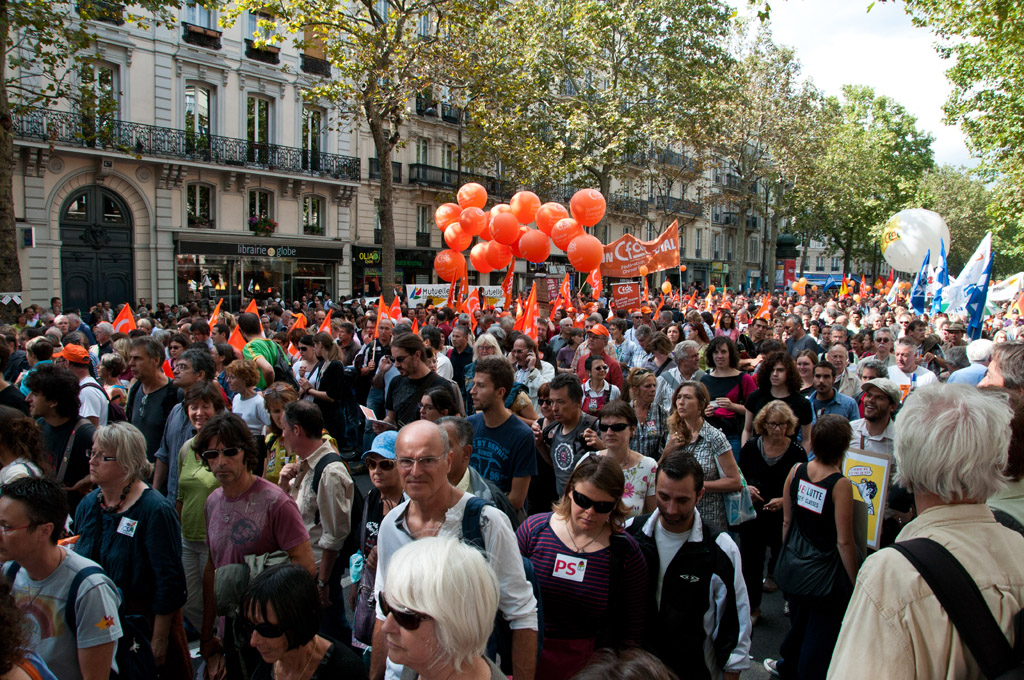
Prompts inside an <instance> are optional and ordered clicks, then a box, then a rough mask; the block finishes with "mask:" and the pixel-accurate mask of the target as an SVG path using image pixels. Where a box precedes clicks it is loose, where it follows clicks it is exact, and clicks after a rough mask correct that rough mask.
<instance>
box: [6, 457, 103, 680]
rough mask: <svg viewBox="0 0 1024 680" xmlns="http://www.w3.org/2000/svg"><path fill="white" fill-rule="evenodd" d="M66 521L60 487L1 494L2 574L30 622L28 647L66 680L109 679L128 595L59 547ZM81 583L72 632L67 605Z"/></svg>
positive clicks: (41, 482) (44, 483)
mask: <svg viewBox="0 0 1024 680" xmlns="http://www.w3.org/2000/svg"><path fill="white" fill-rule="evenodd" d="M67 516H68V505H67V499H66V497H65V494H64V490H63V489H61V486H60V484H58V483H57V482H56V481H53V480H51V479H48V478H45V477H23V478H21V479H16V480H14V481H13V482H11V483H9V484H6V485H4V486H3V487H2V488H0V561H2V562H5V564H4V565H3V569H2V573H3V574H4V576H5V577H7V578H8V580H10V581H11V595H12V596H13V597H14V601H15V604H17V605H18V608H19V609H21V610H22V611H23V612H24V613H25V617H26V618H27V619H29V620H30V622H31V623H30V625H29V626H28V627H27V630H28V633H29V640H28V643H29V644H28V649H30V650H32V651H34V652H35V653H36V654H38V655H39V656H40V658H42V659H43V661H45V662H46V665H47V666H48V667H49V669H50V670H51V671H52V672H53V673H54V674H55V675H56V676H57V677H58V678H60V679H61V680H106V678H108V677H109V676H110V671H111V664H112V662H113V660H114V652H115V650H116V649H117V641H118V639H120V638H121V635H122V630H121V624H120V619H119V617H118V607H119V606H120V604H121V597H120V595H119V594H118V589H117V587H116V586H115V585H114V583H113V582H112V581H111V580H110V579H109V578H108V577H107V576H106V575H105V574H104V573H103V569H101V568H100V566H99V565H98V564H96V563H95V562H93V561H92V560H89V559H86V558H85V557H82V556H80V555H78V554H76V553H75V552H74V551H72V550H68V549H67V548H62V547H60V546H58V545H57V539H58V538H59V537H60V535H61V532H62V531H63V530H64V524H65V522H66V521H67ZM86 570H89V571H86ZM76 579H77V580H78V587H77V598H76V599H75V606H74V614H75V618H74V620H75V630H74V631H71V630H69V629H68V626H67V623H66V620H67V612H66V607H67V602H68V600H69V597H70V595H71V589H72V586H73V585H74V584H75V581H76ZM8 643H9V641H8V640H3V641H2V642H0V644H8ZM26 677H27V676H26Z"/></svg>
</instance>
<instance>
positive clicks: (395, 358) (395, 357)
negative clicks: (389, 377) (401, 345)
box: [391, 352, 412, 364]
mask: <svg viewBox="0 0 1024 680" xmlns="http://www.w3.org/2000/svg"><path fill="white" fill-rule="evenodd" d="M410 356H412V355H411V354H395V353H394V352H392V353H391V359H392V360H393V361H394V362H395V363H396V364H400V363H402V362H403V361H405V360H406V359H408V358H409V357H410Z"/></svg>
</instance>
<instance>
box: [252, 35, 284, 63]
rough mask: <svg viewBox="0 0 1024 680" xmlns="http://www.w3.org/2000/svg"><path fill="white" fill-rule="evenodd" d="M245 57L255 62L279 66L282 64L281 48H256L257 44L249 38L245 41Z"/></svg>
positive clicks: (273, 46)
mask: <svg viewBox="0 0 1024 680" xmlns="http://www.w3.org/2000/svg"><path fill="white" fill-rule="evenodd" d="M245 56H246V58H248V59H252V60H253V61H262V62H263V63H264V64H279V63H280V62H281V48H280V47H278V46H276V45H264V46H263V47H256V43H255V42H253V41H252V40H249V39H248V38H247V39H246V41H245Z"/></svg>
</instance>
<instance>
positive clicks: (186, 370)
mask: <svg viewBox="0 0 1024 680" xmlns="http://www.w3.org/2000/svg"><path fill="white" fill-rule="evenodd" d="M171 370H172V371H173V373H174V380H173V384H174V387H175V388H177V389H178V390H179V392H178V393H179V395H181V396H182V398H184V394H185V393H186V392H188V388H190V387H192V386H193V385H195V384H196V383H197V382H200V381H202V380H213V379H214V377H215V376H216V375H217V364H216V362H215V361H214V360H213V357H212V356H210V353H209V352H207V351H205V350H203V349H201V348H199V347H193V348H190V349H187V350H185V351H184V352H182V353H181V356H179V357H178V358H177V359H175V361H174V364H173V365H172V366H171ZM224 403H231V400H230V399H228V397H227V394H224ZM193 436H195V430H194V429H193V428H192V423H191V422H190V421H189V419H188V412H187V409H186V408H185V405H184V404H183V403H181V402H179V403H177V404H175V405H174V408H172V409H171V412H170V414H168V416H167V423H166V424H165V425H164V433H163V436H161V437H160V448H158V449H157V450H156V454H155V456H156V468H155V470H154V471H153V488H154V489H156V490H157V491H159V492H161V493H163V492H164V486H165V485H166V487H167V488H166V491H167V493H166V495H167V498H170V499H172V500H173V499H176V498H177V497H178V468H179V466H178V452H179V451H181V447H182V446H183V445H184V444H185V442H187V441H188V440H189V439H191V438H192V437H193Z"/></svg>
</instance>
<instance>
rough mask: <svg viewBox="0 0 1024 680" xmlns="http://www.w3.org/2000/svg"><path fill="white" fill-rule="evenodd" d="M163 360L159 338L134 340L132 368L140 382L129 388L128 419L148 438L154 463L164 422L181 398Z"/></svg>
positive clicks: (129, 355)
mask: <svg viewBox="0 0 1024 680" xmlns="http://www.w3.org/2000/svg"><path fill="white" fill-rule="evenodd" d="M163 363H164V347H163V345H161V344H160V342H159V341H158V340H156V339H154V338H151V337H139V338H135V339H134V340H132V344H131V349H130V350H129V352H128V368H130V369H132V373H133V374H134V375H135V377H136V378H137V381H136V382H135V384H134V385H132V386H131V388H129V390H128V400H127V405H126V406H125V411H126V412H127V413H128V422H129V423H131V424H132V425H134V426H135V427H137V428H138V429H139V431H140V432H142V436H144V437H145V438H146V457H147V458H148V459H149V461H150V462H153V461H154V460H156V451H157V449H159V448H160V439H161V437H163V435H164V424H165V423H166V422H167V418H168V417H169V416H170V414H171V410H172V409H173V408H174V405H175V404H177V403H178V402H179V401H180V399H179V397H178V388H177V387H175V386H174V385H173V384H171V380H170V379H169V378H168V377H167V376H166V375H164V371H163ZM172 370H173V367H172Z"/></svg>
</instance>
